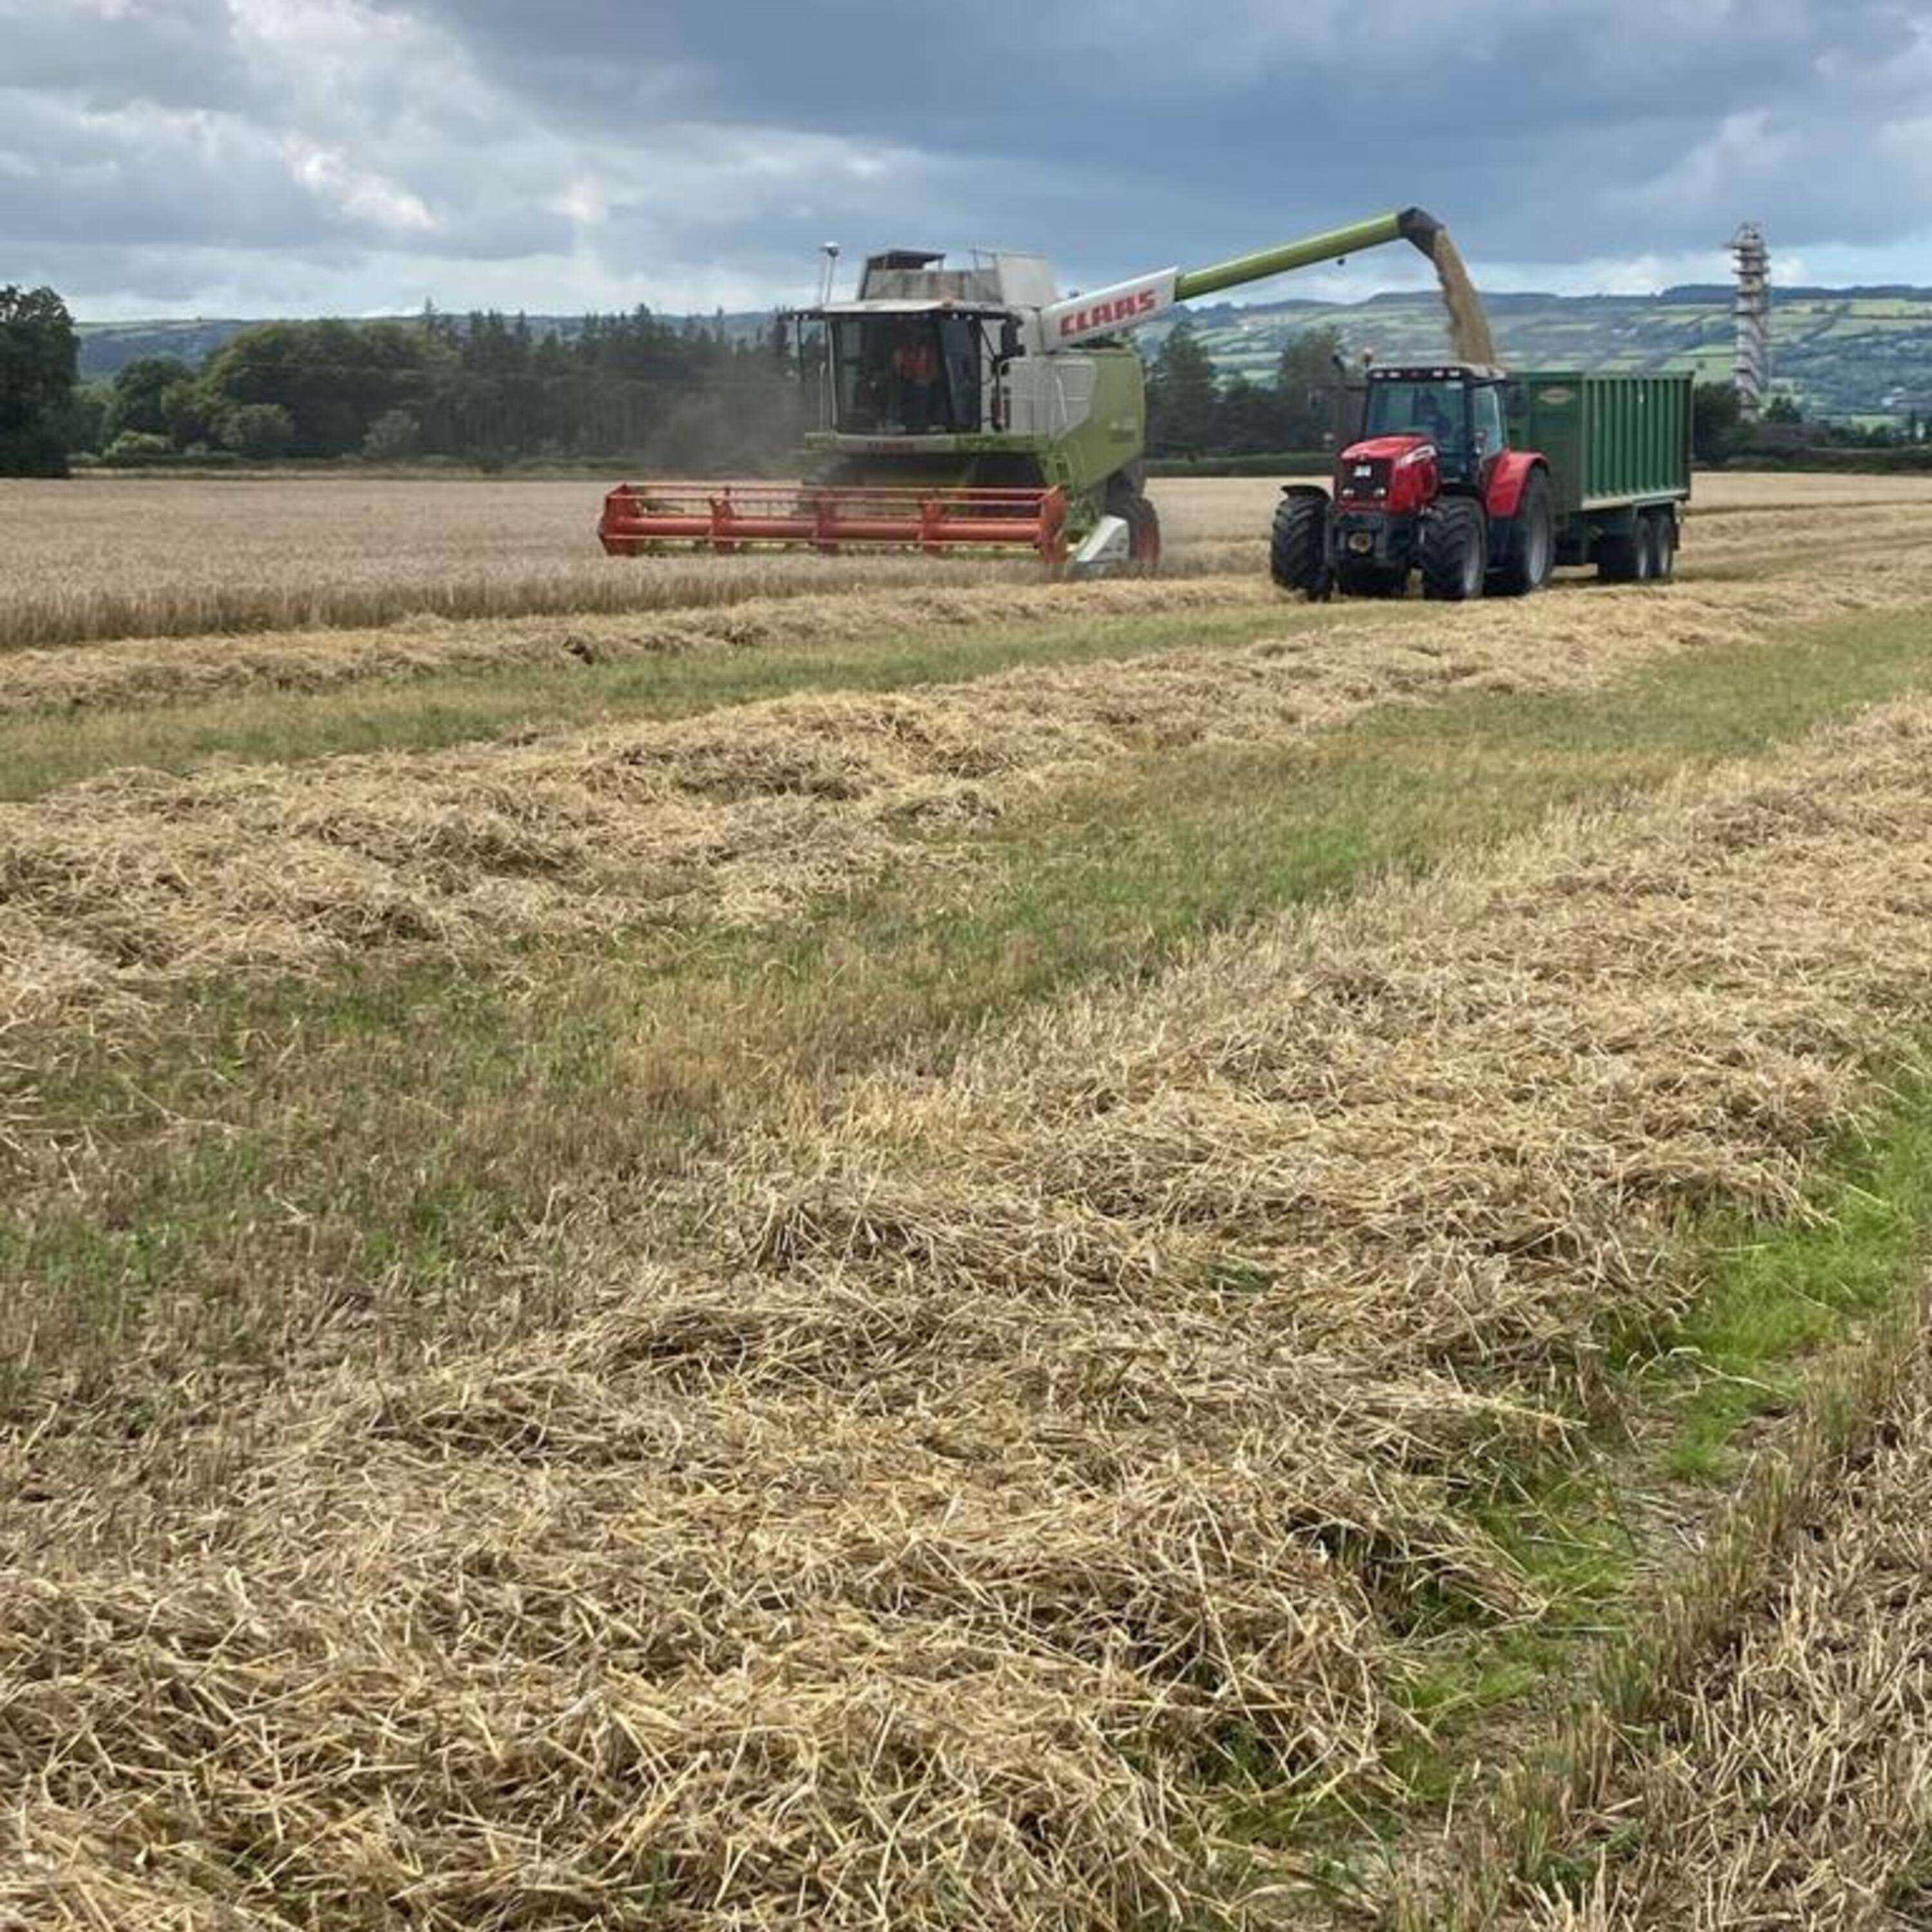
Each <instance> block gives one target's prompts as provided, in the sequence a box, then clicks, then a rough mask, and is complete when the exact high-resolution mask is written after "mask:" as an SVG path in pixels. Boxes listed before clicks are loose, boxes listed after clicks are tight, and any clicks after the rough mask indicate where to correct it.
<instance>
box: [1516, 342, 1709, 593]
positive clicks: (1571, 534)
mask: <svg viewBox="0 0 1932 1932" xmlns="http://www.w3.org/2000/svg"><path fill="white" fill-rule="evenodd" d="M1504 395H1505V404H1506V407H1507V409H1508V416H1509V430H1510V443H1511V446H1512V447H1513V448H1514V449H1526V450H1536V451H1538V452H1541V455H1543V457H1544V459H1545V460H1546V461H1547V463H1548V466H1549V472H1550V508H1551V511H1552V513H1553V521H1554V526H1555V529H1554V535H1555V541H1556V562H1559V563H1560V564H1595V565H1597V567H1598V571H1599V573H1600V574H1601V575H1603V576H1605V577H1610V578H1612V579H1613V580H1619V581H1623V582H1631V581H1634V580H1640V579H1643V578H1645V577H1654V576H1668V575H1669V574H1670V568H1671V565H1672V563H1673V561H1674V559H1675V555H1676V545H1677V538H1678V535H1679V518H1680V517H1681V515H1682V505H1683V504H1685V502H1688V500H1689V499H1690V495H1691V377H1689V376H1688V375H1682V376H1665V375H1612V374H1598V373H1596V372H1595V371H1589V370H1581V369H1523V370H1514V371H1511V375H1510V379H1509V381H1508V384H1507V385H1506V386H1505V390H1504ZM1646 525H1648V526H1649V534H1648V541H1645V540H1644V539H1645V538H1646V527H1645V526H1646Z"/></svg>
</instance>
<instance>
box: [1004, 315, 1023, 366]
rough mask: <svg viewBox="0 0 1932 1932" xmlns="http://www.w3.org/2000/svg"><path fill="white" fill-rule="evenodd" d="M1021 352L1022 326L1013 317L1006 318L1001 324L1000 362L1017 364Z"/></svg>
mask: <svg viewBox="0 0 1932 1932" xmlns="http://www.w3.org/2000/svg"><path fill="white" fill-rule="evenodd" d="M1019 353H1020V326H1019V323H1018V322H1017V321H1016V320H1015V319H1014V318H1013V317H1012V316H1008V317H1006V318H1005V319H1004V320H1003V321H1002V322H1001V324H1000V360H1001V362H1017V361H1018V360H1019Z"/></svg>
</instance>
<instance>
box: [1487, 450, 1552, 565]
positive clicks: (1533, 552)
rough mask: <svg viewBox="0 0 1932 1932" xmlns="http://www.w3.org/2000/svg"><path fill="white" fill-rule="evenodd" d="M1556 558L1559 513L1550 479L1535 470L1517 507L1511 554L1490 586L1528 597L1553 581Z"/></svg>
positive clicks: (1505, 558)
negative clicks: (1553, 505)
mask: <svg viewBox="0 0 1932 1932" xmlns="http://www.w3.org/2000/svg"><path fill="white" fill-rule="evenodd" d="M1555 562H1556V511H1554V510H1553V508H1551V507H1550V478H1548V477H1547V476H1546V475H1544V473H1543V472H1542V471H1541V470H1540V469H1536V470H1532V472H1530V475H1529V480H1528V481H1526V483H1525V484H1523V500H1522V501H1521V502H1520V503H1519V504H1518V505H1517V512H1516V529H1515V531H1514V533H1513V535H1511V539H1510V547H1509V554H1508V556H1505V557H1504V558H1503V559H1502V560H1501V562H1499V563H1498V565H1497V566H1496V570H1495V571H1494V573H1493V575H1492V576H1491V577H1490V589H1493V590H1496V591H1499V592H1501V593H1502V595H1504V596H1505V597H1527V596H1528V595H1529V593H1530V592H1532V590H1541V589H1542V588H1543V586H1544V585H1545V584H1546V583H1548V582H1549V581H1550V569H1551V568H1552V566H1553V565H1554V564H1555Z"/></svg>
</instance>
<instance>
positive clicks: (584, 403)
mask: <svg viewBox="0 0 1932 1932" xmlns="http://www.w3.org/2000/svg"><path fill="white" fill-rule="evenodd" d="M782 351H783V345H782V344H780V343H778V342H775V341H764V342H755V343H754V342H745V341H730V340H728V339H727V338H726V336H725V335H724V332H723V331H722V329H710V328H706V327H702V326H697V325H682V326H675V325H673V324H671V323H666V322H664V321H661V320H659V319H658V317H655V316H653V315H652V314H650V312H649V311H648V310H646V309H642V308H640V309H638V310H637V311H634V312H633V313H632V314H628V315H621V316H594V315H593V316H586V317H584V318H583V320H582V322H580V323H578V324H577V325H576V326H575V327H574V329H570V330H568V331H559V330H555V329H536V328H533V327H532V326H531V324H530V323H529V321H528V320H526V318H525V317H521V316H517V317H507V316H504V315H501V314H496V313H493V312H491V313H484V314H473V315H471V316H469V317H465V318H460V319H459V318H457V317H450V316H445V315H442V314H437V312H435V311H433V310H430V311H425V313H424V314H423V315H422V316H421V317H419V318H416V319H415V320H410V321H407V322H365V323H353V322H341V321H321V322H271V323H262V324H260V326H257V327H255V328H253V329H245V330H244V331H243V332H242V334H240V335H237V336H236V337H235V338H233V340H232V341H229V342H228V343H226V344H223V347H220V349H218V350H216V351H215V352H214V353H213V354H212V355H211V356H209V357H208V359H207V360H206V361H205V362H204V363H203V364H202V365H201V367H200V368H199V369H194V368H189V367H188V366H187V365H186V364H185V363H184V362H181V361H179V360H178V359H176V358H174V357H172V356H150V357H146V358H144V359H142V360H141V361H139V362H131V363H130V364H129V365H127V367H126V368H124V369H122V370H121V371H120V372H119V374H117V375H116V376H115V378H114V380H113V383H111V384H110V385H107V386H105V387H104V389H102V390H101V392H100V393H99V395H98V400H97V401H96V404H95V407H96V409H97V410H98V422H96V423H95V424H93V425H89V427H90V428H92V437H93V440H92V447H94V448H96V449H98V450H100V451H101V452H103V453H104V454H105V455H108V456H110V457H116V456H118V457H123V458H126V457H139V456H142V455H165V454H169V453H173V454H181V455H187V454H193V453H196V452H229V453H233V455H238V456H242V457H247V458H253V459H256V460H263V459H272V458H281V457H294V458H343V457H364V458H370V459H371V460H376V461H380V462H403V461H407V460H412V459H414V458H425V457H428V458H446V459H449V460H452V461H455V462H460V463H474V464H481V465H482V466H485V467H490V466H496V465H499V464H502V463H514V462H527V461H531V460H546V459H547V460H574V459H579V458H596V457H610V458H617V457H622V458H626V459H629V460H637V461H639V462H640V463H646V464H649V465H650V466H655V467H660V468H661V467H665V466H676V467H680V468H703V469H756V468H757V467H760V466H762V465H763V464H764V463H767V462H768V461H769V460H771V459H772V458H773V457H775V456H776V455H778V454H780V453H781V452H787V451H789V450H790V449H792V448H793V446H795V444H796V442H797V440H798V436H799V430H800V428H801V427H802V425H801V423H800V421H799V391H798V385H797V383H796V380H794V379H793V369H792V368H791V366H790V363H789V362H788V361H787V359H786V358H785V356H784V353H782Z"/></svg>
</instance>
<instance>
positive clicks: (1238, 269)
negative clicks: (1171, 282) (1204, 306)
mask: <svg viewBox="0 0 1932 1932" xmlns="http://www.w3.org/2000/svg"><path fill="white" fill-rule="evenodd" d="M1440 233H1442V223H1441V222H1439V221H1438V220H1436V217H1434V216H1433V214H1428V213H1427V212H1426V211H1424V210H1423V209H1421V208H1399V209H1397V211H1395V212H1394V213H1393V214H1380V215H1377V216H1376V217H1375V218H1374V219H1373V220H1370V221H1358V222H1355V223H1353V224H1352V225H1351V226H1349V227H1346V228H1331V229H1329V230H1328V232H1327V233H1325V234H1322V235H1310V236H1305V237H1304V239H1301V241H1299V242H1283V243H1282V244H1281V245H1280V247H1279V248H1262V249H1259V250H1257V251H1256V252H1255V253H1254V254H1252V255H1237V256H1236V257H1235V258H1234V260H1232V261H1229V262H1217V263H1215V264H1214V266H1212V267H1211V268H1206V269H1189V270H1187V271H1186V272H1184V273H1183V274H1182V275H1180V276H1178V278H1176V280H1175V286H1174V293H1175V300H1176V301H1177V302H1192V301H1193V300H1194V299H1196V297H1198V296H1211V295H1218V294H1219V293H1220V292H1221V290H1223V289H1233V288H1238V287H1241V284H1243V283H1244V282H1259V281H1262V280H1263V279H1264V278H1265V277H1267V276H1269V275H1286V274H1287V273H1288V272H1289V270H1290V269H1307V268H1313V266H1315V264H1316V263H1318V262H1334V261H1339V260H1340V259H1341V258H1342V257H1343V256H1345V255H1355V254H1360V253H1361V251H1363V250H1364V249H1365V248H1382V246H1384V245H1385V244H1386V243H1388V242H1413V243H1414V244H1415V246H1416V247H1417V248H1419V249H1420V250H1421V251H1422V253H1423V254H1425V255H1427V257H1429V258H1430V260H1431V261H1433V260H1435V258H1436V237H1437V236H1439V234H1440Z"/></svg>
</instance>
